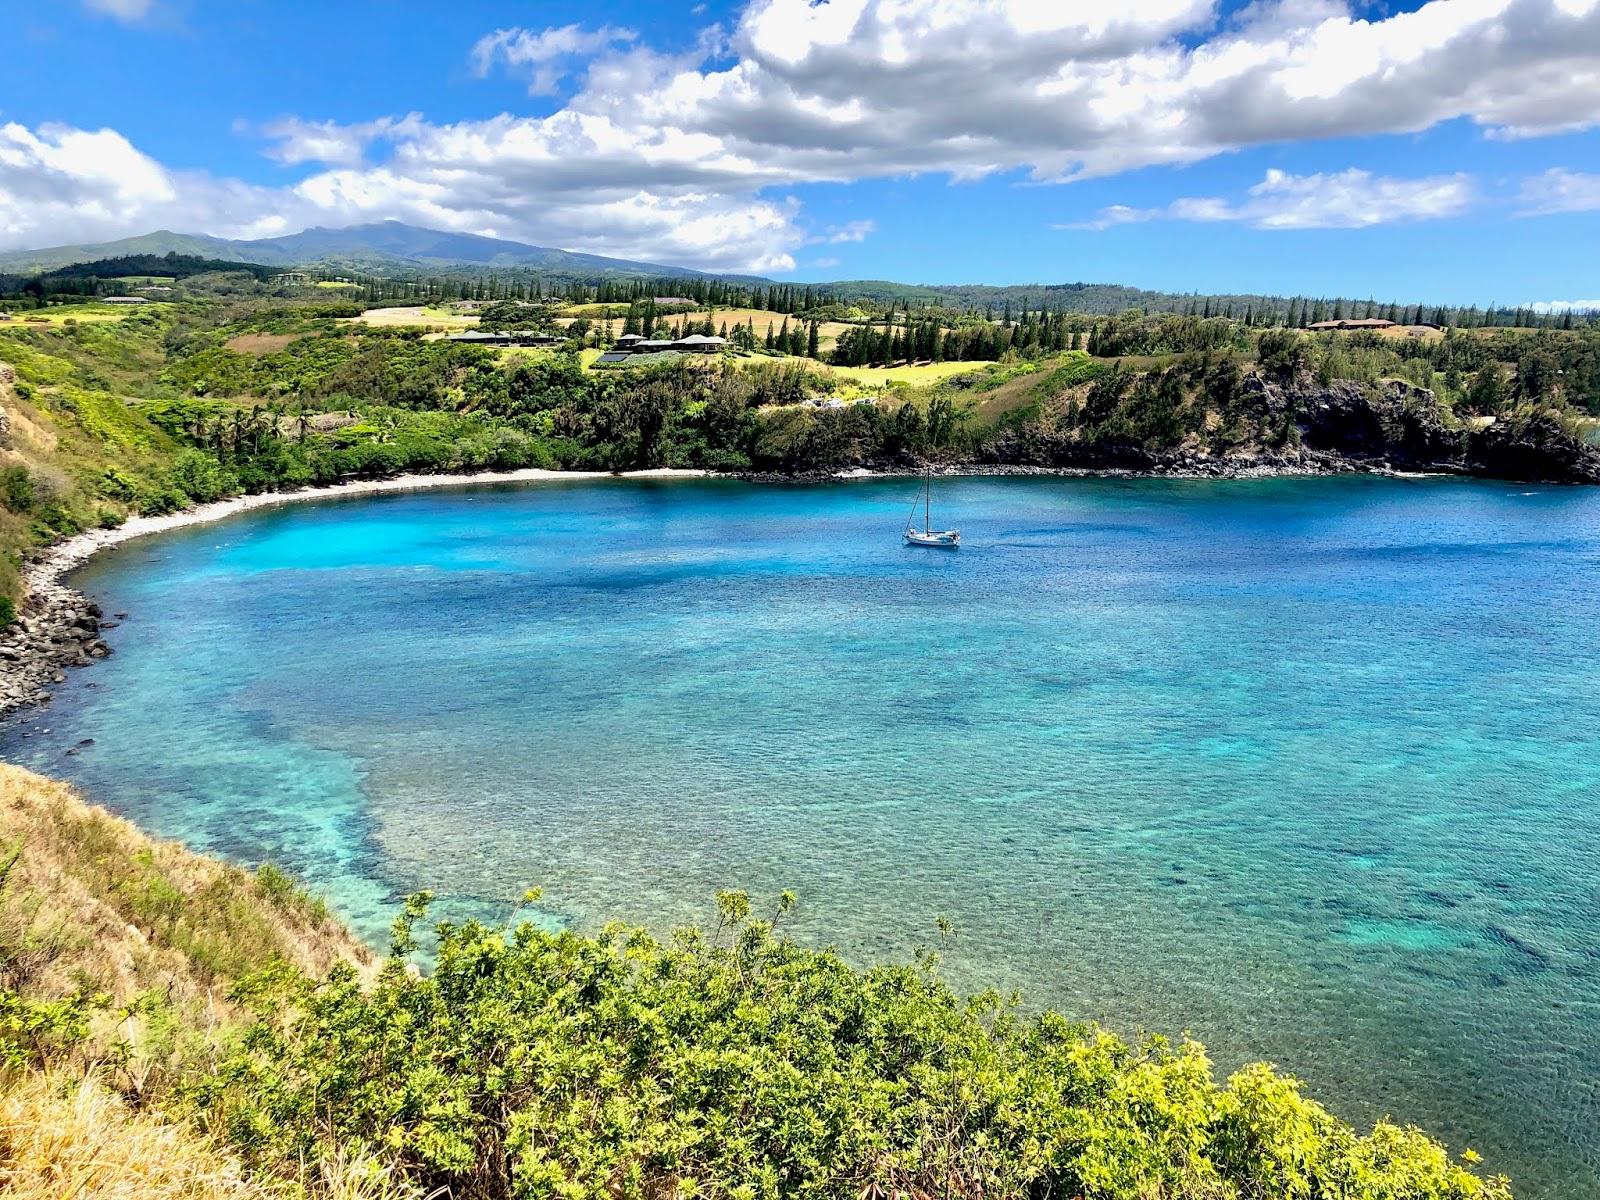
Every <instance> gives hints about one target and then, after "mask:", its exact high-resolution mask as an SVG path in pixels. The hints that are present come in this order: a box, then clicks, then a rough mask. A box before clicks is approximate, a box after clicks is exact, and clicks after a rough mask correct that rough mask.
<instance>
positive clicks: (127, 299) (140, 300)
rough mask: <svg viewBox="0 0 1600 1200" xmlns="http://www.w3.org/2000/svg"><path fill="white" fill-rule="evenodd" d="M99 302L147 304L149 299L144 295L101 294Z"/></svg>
mask: <svg viewBox="0 0 1600 1200" xmlns="http://www.w3.org/2000/svg"><path fill="white" fill-rule="evenodd" d="M100 302H101V303H102V304H149V303H150V300H149V298H148V297H146V296H103V297H101V300H100Z"/></svg>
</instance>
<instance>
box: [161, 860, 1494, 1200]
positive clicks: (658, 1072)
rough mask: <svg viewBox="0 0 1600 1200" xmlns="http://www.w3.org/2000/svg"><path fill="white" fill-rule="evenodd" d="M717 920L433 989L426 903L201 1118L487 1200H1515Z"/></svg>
mask: <svg viewBox="0 0 1600 1200" xmlns="http://www.w3.org/2000/svg"><path fill="white" fill-rule="evenodd" d="M532 898H535V899H536V898H537V897H536V895H534V896H532ZM718 902H719V908H720V920H719V922H718V924H717V927H716V930H715V932H713V933H711V934H710V935H707V934H705V933H703V932H701V931H698V930H692V929H691V930H683V931H680V932H679V933H678V934H677V935H676V936H675V937H673V938H672V939H671V940H670V941H661V940H658V939H656V938H655V937H653V936H651V935H649V934H647V933H645V932H643V931H641V930H637V929H626V928H622V927H610V928H608V929H607V930H606V931H605V932H604V933H603V934H601V935H600V936H598V937H583V936H579V935H576V934H574V933H571V932H565V931H564V932H551V931H549V930H546V929H542V928H539V927H537V926H535V925H533V924H531V923H524V924H520V925H516V926H514V927H510V928H503V929H502V928H490V927H486V926H483V925H480V924H477V923H470V922H469V923H467V924H464V925H460V926H454V925H441V926H439V927H438V928H437V934H438V943H437V946H436V950H435V954H434V961H435V966H434V970H433V971H432V973H431V974H428V975H422V974H420V973H418V972H417V971H415V970H413V969H411V968H410V967H409V966H408V965H407V963H406V961H405V960H406V958H407V957H408V956H409V955H411V954H412V953H414V952H415V951H416V949H417V942H416V938H415V935H414V932H413V931H414V927H415V924H416V922H417V921H418V920H419V919H421V918H422V916H423V915H424V913H425V912H426V908H427V897H426V896H421V897H414V898H413V899H412V900H411V901H410V902H408V904H407V910H406V915H405V916H403V917H402V918H401V919H400V920H399V921H397V922H396V927H395V940H394V946H393V956H392V957H391V959H390V961H389V962H388V964H387V965H386V966H385V968H384V969H383V971H382V973H381V974H380V976H379V978H378V979H377V981H376V982H375V983H374V984H372V985H370V986H367V985H364V984H363V983H362V981H361V980H360V979H359V978H358V977H357V975H356V973H355V972H354V971H353V970H351V969H349V968H336V969H335V971H334V972H333V973H332V974H331V975H330V976H329V977H328V978H326V979H325V980H323V981H321V982H313V981H311V980H307V979H305V978H303V977H299V976H296V975H294V974H292V973H290V972H286V971H283V970H278V971H273V972H269V973H267V974H264V975H261V976H259V977H258V978H257V979H256V980H254V981H252V982H250V983H249V984H248V985H246V986H245V987H244V988H243V990H242V991H241V992H240V993H239V994H240V996H241V997H242V998H245V999H246V1000H247V1001H248V1003H249V1004H250V1005H251V1006H252V1007H253V1009H254V1011H255V1012H256V1014H257V1019H256V1022H255V1024H254V1025H253V1026H252V1027H251V1028H250V1029H249V1031H248V1032H247V1033H246V1034H245V1036H244V1039H243V1041H242V1042H241V1043H240V1045H239V1047H238V1048H237V1049H236V1050H235V1051H234V1052H232V1053H231V1054H230V1055H228V1057H227V1058H226V1059H225V1060H224V1061H223V1062H222V1063H221V1064H220V1065H219V1066H218V1067H217V1068H216V1069H215V1071H214V1072H212V1073H210V1074H208V1075H206V1076H205V1077H203V1078H201V1079H199V1080H197V1081H196V1082H195V1083H194V1084H193V1085H192V1086H191V1087H190V1088H189V1089H188V1090H187V1095H188V1098H189V1101H190V1102H191V1103H192V1104H193V1105H194V1106H195V1109H196V1111H197V1112H198V1113H199V1115H200V1116H201V1118H202V1120H203V1121H204V1123H205V1124H207V1125H208V1126H209V1127H210V1128H211V1129H212V1130H213V1131H215V1132H217V1133H219V1134H222V1135H224V1136H226V1137H228V1138H229V1139H230V1140H231V1141H232V1142H233V1143H234V1144H235V1146H237V1147H238V1148H239V1149H240V1151H241V1153H242V1154H243V1156H244V1157H245V1159H246V1161H248V1162H249V1163H251V1164H252V1165H253V1166H254V1167H256V1168H257V1169H259V1170H263V1171H266V1172H269V1173H276V1174H278V1175H280V1176H282V1177H283V1178H285V1179H289V1180H292V1179H294V1178H295V1176H296V1173H297V1172H298V1171H299V1169H300V1164H302V1163H304V1162H314V1161H320V1160H326V1159H328V1158H329V1157H333V1156H336V1155H349V1156H357V1157H360V1156H364V1155H374V1154H381V1155H383V1156H385V1157H387V1158H388V1159H389V1161H390V1162H391V1164H392V1165H393V1166H394V1168H395V1169H396V1171H397V1173H398V1174H399V1175H400V1177H402V1178H404V1179H405V1180H406V1181H407V1182H408V1183H410V1184H412V1185H413V1186H414V1187H416V1188H417V1189H419V1190H429V1189H438V1190H439V1193H440V1194H443V1193H444V1192H446V1191H448V1192H449V1193H450V1194H452V1195H470V1196H474V1197H480V1198H484V1200H490V1198H510V1197H518V1198H521V1197H529V1198H531V1197H581V1196H614V1197H638V1198H644V1197H663V1196H672V1195H679V1196H688V1195H694V1196H719V1197H748V1198H751V1200H754V1198H756V1197H772V1198H776V1197H808V1198H809V1197H818V1198H821V1197H831V1196H867V1195H876V1196H944V1197H972V1198H976V1197H980V1196H985V1197H1022V1196H1076V1197H1082V1198H1084V1200H1135V1198H1139V1197H1157V1196H1159V1197H1163V1198H1165V1200H1241V1198H1254V1197H1268V1196H1272V1197H1285V1198H1288V1197H1293V1198H1296V1200H1308V1198H1309V1197H1314V1196H1325V1197H1332V1196H1347V1197H1355V1196H1363V1197H1372V1198H1377V1197H1395V1198H1398V1197H1402V1196H1403V1197H1405V1198H1406V1200H1507V1198H1508V1197H1509V1191H1508V1189H1507V1187H1506V1185H1505V1183H1504V1181H1502V1180H1498V1179H1492V1180H1485V1179H1482V1178H1480V1177H1478V1176H1477V1175H1475V1174H1473V1173H1472V1172H1470V1171H1469V1170H1467V1169H1466V1168H1465V1167H1463V1166H1460V1165H1458V1164H1456V1163H1453V1162H1451V1161H1450V1160H1449V1158H1448V1156H1447V1155H1446V1153H1445V1151H1444V1150H1443V1148H1442V1147H1440V1146H1439V1145H1438V1144H1437V1143H1434V1142H1432V1141H1430V1140H1428V1139H1427V1138H1426V1137H1424V1136H1422V1135H1421V1134H1419V1133H1417V1132H1415V1131H1414V1130H1406V1129H1400V1128H1398V1127H1395V1126H1393V1125H1390V1124H1387V1123H1381V1124H1379V1125H1378V1126H1377V1128H1376V1129H1375V1131H1374V1132H1373V1134H1372V1135H1371V1136H1369V1137H1361V1136H1359V1135H1357V1134H1356V1133H1355V1131H1354V1130H1352V1129H1351V1128H1350V1127H1349V1126H1347V1125H1345V1124H1343V1123H1342V1122H1340V1121H1338V1120H1337V1119H1336V1118H1334V1117H1333V1116H1332V1115H1331V1114H1329V1113H1328V1112H1327V1110H1325V1109H1323V1108H1322V1107H1321V1106H1319V1105H1317V1104H1315V1103H1313V1102H1312V1101H1310V1100H1307V1099H1306V1098H1304V1097H1303V1096H1302V1095H1301V1094H1300V1087H1299V1084H1298V1083H1296V1082H1295V1081H1294V1080H1292V1079H1287V1078H1284V1077H1282V1076H1279V1075H1277V1074H1275V1073H1274V1072H1273V1071H1272V1070H1271V1069H1270V1068H1268V1067H1265V1066H1254V1067H1248V1068H1245V1069H1244V1070H1243V1071H1240V1072H1239V1073H1237V1074H1236V1075H1234V1076H1233V1077H1232V1078H1231V1079H1229V1080H1228V1081H1227V1082H1226V1083H1225V1084H1218V1083H1217V1082H1216V1081H1215V1079H1214V1077H1213V1075H1212V1071H1211V1065H1210V1063H1209V1061H1208V1060H1207V1058H1206V1055H1205V1052H1204V1050H1203V1049H1202V1048H1201V1047H1200V1046H1199V1045H1198V1044H1196V1043H1194V1042H1189V1041H1185V1042H1183V1043H1181V1044H1179V1045H1176V1046H1175V1045H1172V1044H1170V1043H1168V1042H1166V1041H1164V1040H1162V1039H1160V1038H1152V1039H1150V1040H1148V1041H1146V1042H1144V1043H1142V1044H1139V1045H1130V1044H1128V1043H1125V1042H1123V1041H1120V1040H1119V1039H1117V1038H1115V1037H1113V1036H1112V1035H1110V1034H1109V1033H1106V1032H1105V1031H1103V1030H1100V1029H1098V1028H1096V1027H1094V1026H1091V1025H1081V1024H1074V1023H1072V1022H1070V1021H1068V1020H1066V1019H1065V1018H1063V1017H1061V1016H1059V1015H1058V1014H1055V1013H1051V1012H1046V1013H1044V1014H1042V1015H1039V1016H1035V1017H1029V1016H1026V1015H1024V1014H1023V1013H1022V1012H1021V1010H1020V1009H1019V1007H1018V1003H1017V1001H1015V1000H1014V999H1013V1000H1003V999H1002V998H1001V997H1000V996H998V995H997V994H993V993H986V994H984V995H980V996H977V997H973V998H971V999H964V998H962V997H960V996H957V995H956V994H955V993H954V992H952V991H951V990H950V989H949V988H948V987H946V986H945V985H944V983H943V982H941V980H940V979H939V977H938V956H937V955H936V954H934V953H931V952H925V953H923V954H922V955H920V956H919V957H918V960H917V962H916V963H914V964H908V965H899V966H884V967H876V968H872V969H868V970H857V969H855V968H852V967H851V966H849V965H848V964H846V963H845V962H844V961H843V960H841V959H840V958H839V957H838V956H837V955H836V954H834V953H832V952H829V951H813V950H807V949H803V948H801V947H799V946H797V945H796V944H794V943H793V942H790V941H788V940H786V939H782V938H779V937H777V936H775V934H774V932H773V929H774V923H775V922H776V921H777V920H779V919H781V917H782V915H783V914H784V913H785V912H786V911H787V910H788V908H789V906H790V905H791V904H792V902H793V897H792V896H790V895H788V894H785V896H784V897H783V899H782V900H781V901H780V902H779V904H778V906H777V911H776V913H775V914H774V916H773V918H772V919H771V920H766V921H762V920H752V919H751V918H750V903H749V900H748V898H747V897H746V896H745V895H744V894H743V893H738V892H731V893H723V894H721V895H720V896H719V897H718Z"/></svg>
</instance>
